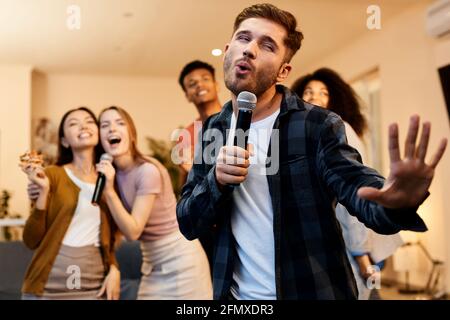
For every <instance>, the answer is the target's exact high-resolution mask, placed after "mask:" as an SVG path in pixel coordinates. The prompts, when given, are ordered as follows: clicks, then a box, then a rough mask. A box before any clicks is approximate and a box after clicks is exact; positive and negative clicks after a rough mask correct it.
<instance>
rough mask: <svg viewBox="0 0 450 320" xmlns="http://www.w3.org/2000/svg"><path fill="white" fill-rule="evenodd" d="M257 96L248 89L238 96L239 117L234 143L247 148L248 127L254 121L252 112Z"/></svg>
mask: <svg viewBox="0 0 450 320" xmlns="http://www.w3.org/2000/svg"><path fill="white" fill-rule="evenodd" d="M256 102H257V98H256V96H255V95H254V94H253V93H251V92H248V91H242V92H241V93H239V95H238V96H237V105H238V117H237V120H236V130H235V132H234V145H235V146H238V147H241V148H243V149H247V142H248V129H250V124H251V123H252V113H253V110H254V109H255V108H256Z"/></svg>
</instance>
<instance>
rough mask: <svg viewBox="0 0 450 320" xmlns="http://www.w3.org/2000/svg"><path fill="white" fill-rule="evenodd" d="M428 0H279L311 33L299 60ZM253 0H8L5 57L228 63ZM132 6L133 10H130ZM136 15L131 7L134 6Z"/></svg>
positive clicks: (97, 69) (70, 68)
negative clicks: (226, 51)
mask: <svg viewBox="0 0 450 320" xmlns="http://www.w3.org/2000/svg"><path fill="white" fill-rule="evenodd" d="M419 1H425V2H430V1H427V0H339V1H336V0H274V1H272V3H273V4H275V5H277V6H279V7H280V8H282V9H285V10H288V11H291V12H292V13H293V14H294V15H295V16H296V17H297V19H298V21H299V24H300V28H301V30H302V31H303V33H304V35H305V40H304V42H303V47H302V48H301V50H300V51H299V53H297V56H296V57H295V58H294V60H293V63H294V65H296V66H301V65H302V64H307V63H308V62H311V61H313V60H314V59H315V58H317V57H320V56H323V55H325V54H326V53H327V52H329V51H332V50H336V49H337V48H339V47H341V46H343V45H345V44H346V43H348V42H351V41H352V40H354V39H355V38H356V37H358V36H362V35H364V33H367V32H373V31H369V30H368V29H367V28H366V19H367V13H366V9H367V7H368V6H369V5H371V4H378V5H379V6H380V7H381V18H382V23H385V22H386V21H387V20H389V19H390V18H392V17H393V16H394V15H396V14H399V13H401V12H402V11H403V10H405V9H406V8H407V7H408V6H411V5H413V4H414V3H417V2H419ZM254 3H255V1H248V0H228V1H227V0H225V1H224V0H0V63H8V64H10V63H14V64H27V65H31V66H33V67H35V68H36V69H37V70H40V71H42V72H76V73H109V74H134V75H137V74H139V75H154V76H168V77H173V76H178V73H179V71H180V69H181V68H182V67H183V66H184V65H185V64H186V63H187V62H189V61H191V60H193V59H202V60H206V61H209V62H210V63H212V64H213V65H214V66H216V68H218V69H219V70H221V68H222V64H221V61H222V59H221V57H213V56H212V55H211V53H210V52H211V50H212V49H214V48H221V49H222V48H223V47H224V46H225V43H226V42H227V41H228V40H229V38H230V36H231V32H232V25H233V21H234V18H235V16H236V15H237V14H238V13H239V12H240V11H241V10H242V9H243V8H245V7H246V6H248V5H251V4H254ZM71 4H76V5H78V6H79V7H80V8H81V29H80V30H74V31H70V30H69V29H68V28H67V27H66V21H67V18H68V14H67V12H66V10H67V7H68V6H69V5H71ZM127 13H130V14H131V15H132V16H131V17H125V16H126V15H127ZM128 15H129V14H128Z"/></svg>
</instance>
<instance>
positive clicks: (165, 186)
mask: <svg viewBox="0 0 450 320" xmlns="http://www.w3.org/2000/svg"><path fill="white" fill-rule="evenodd" d="M99 123H100V139H101V143H102V145H103V148H104V149H105V151H106V152H108V153H109V154H111V155H112V156H113V159H114V161H113V164H111V163H110V162H108V161H101V162H100V163H99V164H98V165H97V171H99V172H103V173H104V174H105V176H106V178H107V182H106V185H105V189H104V191H103V196H104V197H105V200H106V202H107V204H108V206H109V208H110V210H111V214H112V216H113V218H114V220H115V222H116V223H117V225H118V227H119V228H120V230H121V231H122V233H123V234H124V236H125V237H126V238H127V239H129V240H137V239H139V240H140V241H141V250H142V256H143V264H142V269H141V271H142V278H141V284H140V287H139V293H138V299H211V298H212V285H211V278H210V272H209V265H208V261H207V258H206V255H205V252H204V251H203V249H202V247H201V245H200V242H199V241H198V240H194V241H188V240H186V239H185V238H184V237H183V235H182V234H181V233H180V231H179V228H178V223H177V219H176V211H175V210H176V198H175V195H174V193H173V189H172V183H171V180H170V177H169V174H168V172H167V170H166V168H164V167H163V166H162V164H161V163H159V162H158V161H157V160H156V159H154V158H150V157H146V156H143V155H142V153H141V152H139V150H138V149H137V146H136V145H137V143H136V141H137V134H136V128H135V126H134V123H133V120H132V119H131V117H130V116H129V114H128V113H127V112H126V111H125V110H123V109H122V108H119V107H114V106H113V107H109V108H106V109H105V110H103V111H102V112H101V113H100V116H99ZM114 178H116V179H115V181H114ZM114 182H115V183H114ZM115 184H116V189H115V187H114V185H115Z"/></svg>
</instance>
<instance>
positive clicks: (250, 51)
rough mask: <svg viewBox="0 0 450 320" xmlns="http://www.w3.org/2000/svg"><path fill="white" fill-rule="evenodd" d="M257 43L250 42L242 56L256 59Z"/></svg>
mask: <svg viewBox="0 0 450 320" xmlns="http://www.w3.org/2000/svg"><path fill="white" fill-rule="evenodd" d="M257 46H258V45H257V43H256V41H250V42H249V43H248V44H247V46H246V47H245V50H244V56H245V57H248V58H250V59H255V58H256V52H257Z"/></svg>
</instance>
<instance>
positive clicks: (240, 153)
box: [222, 146, 250, 159]
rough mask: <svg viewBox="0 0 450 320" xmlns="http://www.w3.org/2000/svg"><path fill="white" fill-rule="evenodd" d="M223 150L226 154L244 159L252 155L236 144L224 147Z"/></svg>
mask: <svg viewBox="0 0 450 320" xmlns="http://www.w3.org/2000/svg"><path fill="white" fill-rule="evenodd" d="M222 152H223V153H224V156H232V157H236V158H243V159H248V158H249V157H250V153H249V152H248V151H247V150H245V149H242V148H240V147H236V146H226V147H223V148H222Z"/></svg>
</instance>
